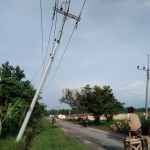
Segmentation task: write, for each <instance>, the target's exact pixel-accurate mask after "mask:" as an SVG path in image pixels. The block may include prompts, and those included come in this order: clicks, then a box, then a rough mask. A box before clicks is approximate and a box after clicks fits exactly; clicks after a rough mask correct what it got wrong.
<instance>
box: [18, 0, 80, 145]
mask: <svg viewBox="0 0 150 150" xmlns="http://www.w3.org/2000/svg"><path fill="white" fill-rule="evenodd" d="M69 6H70V1H69V2H68V6H67V8H66V11H62V10H61V9H60V10H59V9H57V8H53V10H54V11H57V12H59V13H61V14H63V15H64V17H63V21H62V25H61V28H60V31H59V34H58V37H57V39H56V42H55V45H54V47H53V50H52V54H51V55H50V58H49V61H48V63H47V66H46V69H45V71H44V73H43V76H42V78H41V81H40V83H39V86H38V88H37V91H36V93H35V95H34V98H33V100H32V103H31V105H30V108H29V110H28V112H27V115H26V118H25V120H24V122H23V124H22V126H21V129H20V131H19V134H18V136H17V139H16V142H19V141H20V140H21V138H22V136H23V133H24V130H25V128H26V125H27V123H28V121H29V118H30V116H31V113H32V111H33V108H34V105H35V103H36V101H37V97H38V95H39V93H40V91H41V88H42V85H43V82H44V80H45V78H46V75H47V73H48V70H49V68H50V65H51V63H52V61H53V58H54V56H55V52H56V50H57V48H58V45H59V43H60V40H61V36H62V32H63V28H64V25H65V21H66V19H67V17H71V18H73V19H75V20H77V21H80V18H79V17H76V16H74V15H71V14H69V13H68V12H69Z"/></svg>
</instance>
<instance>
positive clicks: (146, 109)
mask: <svg viewBox="0 0 150 150" xmlns="http://www.w3.org/2000/svg"><path fill="white" fill-rule="evenodd" d="M147 60H148V68H147V70H145V67H143V69H139V66H137V69H138V70H145V71H147V80H146V101H145V119H146V120H147V116H148V84H149V71H150V70H149V55H147Z"/></svg>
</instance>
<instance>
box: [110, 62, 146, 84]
mask: <svg viewBox="0 0 150 150" xmlns="http://www.w3.org/2000/svg"><path fill="white" fill-rule="evenodd" d="M145 63H146V62H144V63H142V65H143V64H145ZM132 70H134V71H133V72H135V71H136V69H135V66H134V67H133V68H132V69H130V70H128V71H124V72H125V73H124V72H123V73H121V74H120V75H117V74H116V75H117V76H116V77H114V78H112V79H110V80H109V82H113V81H114V80H118V78H122V77H123V76H125V75H126V74H130V73H132V72H131V71H132ZM121 75H123V76H121Z"/></svg>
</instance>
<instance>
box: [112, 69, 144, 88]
mask: <svg viewBox="0 0 150 150" xmlns="http://www.w3.org/2000/svg"><path fill="white" fill-rule="evenodd" d="M138 74H141V72H140V73H137V74H133V75H132V76H135V75H138ZM132 76H129V77H132ZM129 77H127V78H125V79H128V78H129ZM125 79H122V80H125ZM122 80H121V81H122ZM121 81H118V82H115V83H113V84H111V86H112V85H114V84H116V83H119V82H121Z"/></svg>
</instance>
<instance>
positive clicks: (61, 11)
mask: <svg viewBox="0 0 150 150" xmlns="http://www.w3.org/2000/svg"><path fill="white" fill-rule="evenodd" d="M53 10H54V11H57V12H59V13H61V14H63V15H65V16H68V17H70V18H73V19H75V20H77V21H80V20H81V18H80V17H77V16H75V15H72V14H70V13H68V12H65V11H63V10H61V9H58V8H55V7H54V8H53Z"/></svg>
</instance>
